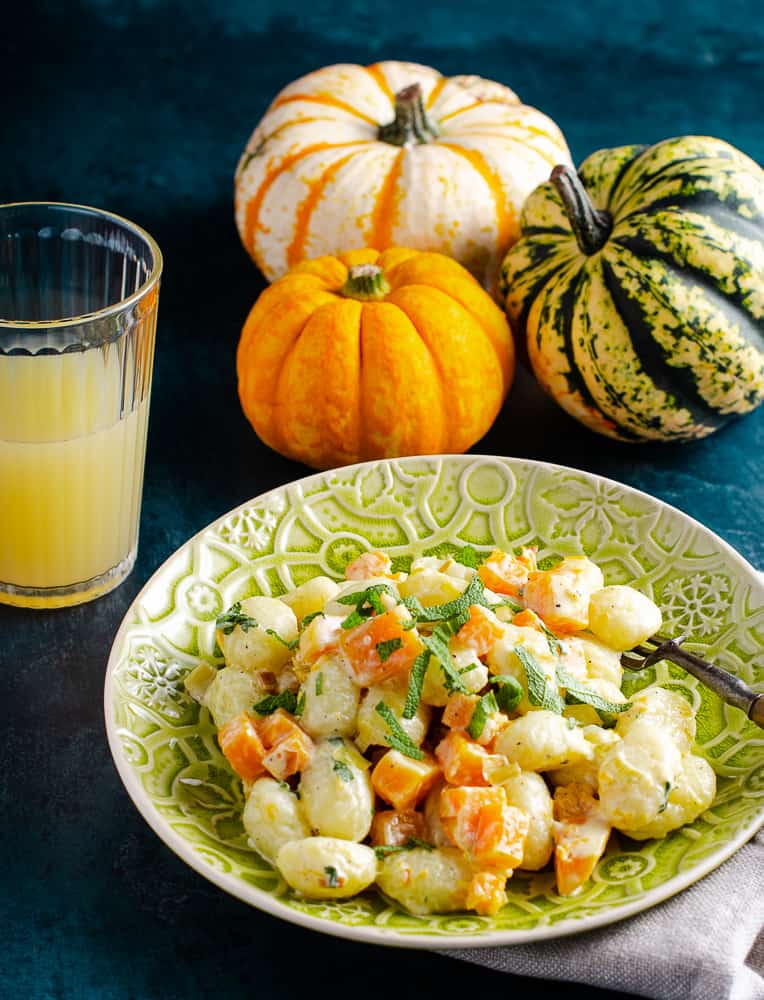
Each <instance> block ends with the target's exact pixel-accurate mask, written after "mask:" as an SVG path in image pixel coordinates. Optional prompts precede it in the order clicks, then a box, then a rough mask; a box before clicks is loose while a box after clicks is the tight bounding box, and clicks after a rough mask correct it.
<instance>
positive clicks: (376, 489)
mask: <svg viewBox="0 0 764 1000" xmlns="http://www.w3.org/2000/svg"><path fill="white" fill-rule="evenodd" d="M467 543H469V544H471V545H473V546H477V547H490V546H493V545H498V546H500V547H502V548H511V547H513V546H517V545H520V544H529V543H535V544H537V545H538V546H539V548H540V550H541V554H542V555H545V554H550V553H553V552H554V553H560V554H572V553H580V552H585V553H586V554H587V555H590V556H591V557H592V558H593V559H594V560H595V561H596V562H598V563H599V564H600V566H601V567H602V569H603V571H604V572H605V576H606V579H607V581H608V582H609V583H619V582H634V584H635V585H636V586H637V587H639V588H640V589H642V590H644V591H645V592H647V593H649V594H651V595H652V596H653V598H654V599H655V600H656V601H657V602H658V604H660V606H661V607H662V608H663V612H664V615H665V618H666V621H667V629H668V630H669V631H671V632H674V633H678V632H688V633H690V634H691V635H692V637H693V639H694V640H695V644H694V648H696V649H697V650H698V651H700V652H701V653H703V654H707V655H708V656H710V657H713V658H717V659H718V660H719V661H720V662H721V663H722V664H724V666H726V667H727V668H728V669H730V670H732V671H733V672H735V673H737V674H738V675H739V676H741V677H742V678H744V679H745V680H746V681H747V682H748V683H749V684H754V685H758V686H759V687H760V688H761V687H762V686H763V685H764V657H762V656H761V648H762V642H763V641H764V585H762V582H761V580H760V579H759V577H758V575H757V574H756V573H755V571H754V570H753V569H752V568H751V567H750V566H749V565H748V564H747V563H746V562H745V561H744V560H743V559H742V558H741V557H740V556H739V555H738V554H737V553H736V552H734V551H733V550H732V549H731V548H730V547H729V546H728V545H726V544H725V543H724V542H723V541H721V540H720V539H719V538H717V537H716V536H715V535H713V534H712V533H711V532H710V531H708V530H707V529H706V528H704V527H702V526H701V525H700V524H698V523H697V522H695V521H693V520H691V519H690V518H689V517H686V516H685V515H684V514H682V513H680V512H679V511H678V510H675V509H674V508H672V507H668V506H667V505H666V504H663V503H661V502H660V501H658V500H655V499H653V498H652V497H649V496H647V495H646V494H644V493H639V492H637V491H635V490H632V489H629V488H627V487H625V486H621V485H619V484H617V483H614V482H611V481H609V480H606V479H601V478H599V477H597V476H593V475H589V474H587V473H583V472H576V471H574V470H572V469H566V468H562V467H559V466H553V465H544V464H542V463H538V462H527V461H520V460H515V459H505V458H490V457H477V456H472V455H458V456H440V457H432V458H406V459H399V460H397V461H386V462H374V463H367V464H364V465H356V466H352V467H350V468H347V469H342V470H339V471H332V472H326V473H321V474H319V475H315V476H311V477H309V478H307V479H303V480H300V481H299V482H296V483H292V484H290V485H288V486H284V487H281V488H279V489H276V490H273V491H272V492H270V493H267V494H265V495H264V496H262V497H258V498H257V499H255V500H252V501H250V502H249V503H246V504H243V505H242V506H241V507H238V508H237V509H236V510H234V511H232V512H231V513H230V514H226V515H225V516H224V517H221V518H220V519H219V520H218V521H216V522H215V523H214V524H212V525H211V526H210V527H208V528H206V529H205V530H204V531H202V532H201V533H200V534H198V535H197V536H196V537H195V538H192V539H191V540H190V541H189V542H187V543H186V544H185V545H184V546H183V547H182V548H180V549H179V550H178V551H177V552H176V553H175V554H174V555H173V556H172V557H171V558H170V559H168V561H167V562H166V563H165V564H164V566H162V567H161V569H159V570H158V571H157V573H155V575H154V576H153V577H152V578H151V580H150V581H149V582H148V583H147V584H146V586H145V587H144V589H143V590H142V591H141V593H140V594H139V595H138V597H137V598H136V600H135V602H134V604H133V606H132V607H131V608H130V610H129V612H128V614H127V616H126V617H125V620H124V622H123V623H122V626H121V628H120V629H119V632H118V634H117V636H116V639H115V641H114V646H113V649H112V652H111V657H110V659H109V666H108V672H107V676H106V691H105V710H106V724H107V730H108V735H109V743H110V746H111V751H112V754H113V756H114V760H115V762H116V765H117V769H118V771H119V774H120V776H121V778H122V780H123V782H124V784H125V786H126V788H127V791H128V792H129V794H130V796H131V797H132V799H133V801H134V802H135V804H136V806H137V807H138V809H139V810H140V811H141V813H142V814H143V816H144V817H145V819H146V820H147V821H148V823H149V824H150V825H151V826H152V827H153V829H154V830H155V831H156V832H157V833H158V834H159V836H160V837H161V838H162V839H163V840H164V841H165V843H167V844H168V846H169V847H171V848H172V850H174V851H175V852H176V853H177V854H178V855H180V857H182V858H183V859H184V860H185V861H187V862H188V864H189V865H191V866H192V867H193V868H195V869H196V870H197V871H198V872H200V873H201V874H202V875H204V876H205V878H208V879H209V880H210V881H212V882H214V883H215V884H216V885H219V886H220V887H221V888H223V889H225V890H226V891H227V892H230V893H232V894H233V895H234V896H238V897H239V898H240V899H243V900H245V901H246V902H248V903H251V904H252V905H254V906H257V907H259V908H260V909H263V910H266V911H268V912H269V913H272V914H275V915H276V916H279V917H283V918H284V919H286V920H291V921H294V922H295V923H299V924H303V925H305V926H308V927H312V928H314V929H315V930H321V931H325V932H328V933H332V934H338V935H341V936H344V937H349V938H355V939H359V940H365V941H373V942H377V943H382V944H395V945H399V946H400V945H409V946H415V947H430V948H436V947H437V948H445V947H464V946H479V945H495V944H512V943H516V942H527V941H532V940H538V939H541V938H548V937H555V936H559V935H563V934H570V933H574V932H577V931H582V930H588V929H591V928H593V927H597V926H601V925H602V924H607V923H609V922H612V921H615V920H620V919H622V918H623V917H626V916H629V915H631V914H633V913H636V912H638V911H640V910H643V909H645V908H647V907H649V906H653V905H654V904H655V903H658V902H660V901H661V900H664V899H666V898H667V897H669V896H671V895H673V894H674V893H676V892H679V891H680V890H681V889H683V888H685V887H686V886H688V885H690V884H691V883H692V882H694V881H696V880H697V879H699V878H701V877H702V876H703V875H705V874H706V873H708V872H709V871H711V870H712V869H713V868H715V867H716V866H717V865H719V864H721V862H722V861H724V860H725V858H727V857H729V855H730V854H732V853H733V852H734V851H735V850H736V849H737V848H738V847H740V846H741V845H742V844H743V843H745V841H746V840H747V839H748V838H749V837H751V836H752V835H753V833H754V832H755V831H756V830H757V829H758V827H759V826H760V825H761V824H762V822H763V821H764V752H763V751H762V747H763V745H764V744H762V740H761V739H760V738H757V737H760V736H761V733H760V731H759V730H758V729H756V728H755V727H754V726H753V725H752V724H751V723H749V722H747V721H746V720H745V719H744V717H743V715H742V713H740V712H738V711H736V710H735V709H731V708H728V707H727V706H725V705H724V704H722V703H721V702H720V701H719V700H718V699H717V698H716V697H715V696H714V695H712V694H711V693H710V692H709V691H707V690H706V689H705V688H703V687H702V686H700V685H699V684H698V683H697V682H696V681H695V680H694V679H693V678H692V677H689V676H687V675H685V674H683V673H682V672H681V671H680V670H678V669H676V668H674V667H672V666H671V665H669V664H668V663H665V662H664V663H659V664H657V665H656V666H655V667H653V668H652V669H651V670H650V671H648V672H647V673H646V675H645V676H641V675H640V676H639V678H638V679H637V680H634V681H632V682H631V683H632V688H634V687H637V686H640V687H641V686H643V685H645V684H648V683H650V682H653V681H656V680H657V681H658V682H659V683H661V684H663V685H666V686H668V687H671V688H672V689H674V690H676V691H679V692H680V693H681V694H682V695H684V696H685V697H686V698H687V699H688V700H689V701H690V702H691V703H692V704H693V705H694V706H695V707H696V709H697V718H698V744H699V751H700V752H701V753H702V754H704V755H705V756H706V757H707V759H708V760H709V761H710V762H711V764H712V765H713V767H714V769H715V770H716V773H717V775H718V786H719V787H718V795H717V798H716V801H715V802H714V804H713V806H712V808H711V809H709V810H708V811H707V812H706V813H704V814H703V815H702V816H701V817H700V819H698V820H697V822H695V823H693V824H692V825H691V826H689V827H684V828H683V829H681V830H679V831H677V832H675V833H673V834H672V835H670V836H668V837H666V838H665V839H664V840H658V841H648V842H646V843H644V844H638V843H635V842H631V841H628V840H626V839H625V838H622V839H621V840H620V843H612V841H611V847H610V849H609V851H608V853H607V855H606V856H605V857H604V858H603V859H602V860H601V861H600V863H599V864H598V866H597V869H596V871H595V873H594V876H593V878H592V880H591V881H590V883H589V884H588V885H587V886H586V887H585V888H584V890H583V891H582V892H581V893H580V895H578V896H575V897H574V898H562V897H560V896H558V895H557V894H556V893H555V891H554V882H553V878H552V877H551V876H550V875H547V874H534V875H530V876H526V877H524V876H518V875H516V876H515V877H514V878H513V879H512V880H511V881H510V883H509V896H510V899H509V903H508V905H507V906H506V907H505V908H504V909H503V910H502V911H501V912H500V913H499V914H498V915H497V916H495V917H480V916H476V915H474V914H467V913H464V914H448V915H445V916H430V917H415V916H411V915H410V914H407V913H404V912H402V911H400V910H399V909H398V908H396V907H395V906H394V905H390V903H389V901H388V900H386V899H384V898H383V897H382V896H381V895H379V894H376V893H374V892H369V893H365V894H364V895H362V896H360V897H358V898H356V899H354V900H351V901H349V902H344V903H340V902H311V901H309V900H305V899H301V898H299V897H298V896H296V895H294V894H293V893H292V892H291V891H290V890H288V889H287V887H286V886H285V884H284V883H283V881H282V880H281V879H280V877H279V876H278V874H277V873H276V872H275V871H274V870H273V869H272V868H271V867H270V866H269V865H268V864H267V863H266V862H264V861H263V860H262V859H261V858H260V857H259V856H258V855H257V854H256V853H254V852H253V851H252V850H251V849H250V848H249V846H248V844H247V837H246V834H245V833H244V830H243V828H242V825H241V822H240V819H239V816H240V812H241V808H242V796H241V791H240V789H239V787H238V781H237V780H236V779H235V777H234V775H233V773H232V772H231V771H230V770H229V768H228V766H227V764H226V762H225V760H224V758H223V756H222V755H221V753H220V751H219V749H218V747H217V744H216V742H215V736H214V728H213V725H212V723H211V721H210V718H209V716H208V714H207V711H206V710H200V708H199V707H198V706H197V705H196V703H195V702H193V701H192V700H191V699H190V698H189V697H188V696H187V695H186V694H185V691H184V688H183V678H184V676H185V675H186V674H187V673H188V672H189V671H190V670H192V669H193V668H194V667H195V666H196V665H197V664H198V663H199V662H200V661H201V660H208V661H209V662H219V658H216V652H217V650H216V646H215V629H214V622H215V617H216V615H218V614H219V613H220V612H221V611H222V610H223V609H224V608H226V607H228V606H229V605H231V604H232V603H233V602H234V601H236V600H239V599H241V598H243V597H247V596H249V595H251V594H272V595H278V594H281V593H284V592H285V591H286V590H289V589H291V588H293V587H295V586H296V585H298V584H300V583H303V582H304V581H305V580H307V579H308V578H309V577H311V576H314V575H315V574H317V573H325V574H328V575H330V576H334V577H341V576H342V574H343V569H344V567H345V565H346V563H347V562H349V561H350V560H351V559H354V558H355V557H356V556H357V555H358V554H359V553H360V552H362V551H364V550H365V549H367V548H383V549H385V550H387V551H388V552H390V553H391V554H393V555H409V554H411V555H415V554H416V555H420V554H427V553H431V552H438V553H440V552H446V551H448V550H449V548H450V547H454V546H461V545H464V544H467ZM614 839H615V838H612V840H614Z"/></svg>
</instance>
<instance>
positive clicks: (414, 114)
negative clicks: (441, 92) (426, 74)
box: [377, 83, 438, 146]
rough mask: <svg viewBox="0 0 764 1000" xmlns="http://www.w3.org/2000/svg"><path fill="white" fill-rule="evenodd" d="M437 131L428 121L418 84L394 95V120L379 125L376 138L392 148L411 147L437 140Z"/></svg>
mask: <svg viewBox="0 0 764 1000" xmlns="http://www.w3.org/2000/svg"><path fill="white" fill-rule="evenodd" d="M437 137H438V130H437V128H436V127H435V125H433V123H432V122H431V121H430V119H429V117H428V115H427V112H426V111H425V109H424V102H423V101H422V88H421V86H420V85H419V84H418V83H412V84H411V85H410V86H409V87H404V88H403V90H399V91H398V93H397V94H396V95H395V118H393V120H392V121H391V122H388V123H387V125H380V126H379V131H378V132H377V138H378V139H379V140H380V142H389V143H391V145H393V146H411V145H417V144H419V143H424V142H430V140H431V139H437Z"/></svg>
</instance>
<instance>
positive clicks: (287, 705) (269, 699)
mask: <svg viewBox="0 0 764 1000" xmlns="http://www.w3.org/2000/svg"><path fill="white" fill-rule="evenodd" d="M279 708H283V709H284V711H285V712H291V713H292V714H294V712H295V710H296V708H297V696H296V695H295V693H294V691H282V692H281V694H269V695H266V696H265V698H262V699H261V700H260V701H258V702H257V703H256V704H255V706H254V709H255V711H256V712H257V714H258V715H271V714H272V713H273V712H275V711H276V710H277V709H279Z"/></svg>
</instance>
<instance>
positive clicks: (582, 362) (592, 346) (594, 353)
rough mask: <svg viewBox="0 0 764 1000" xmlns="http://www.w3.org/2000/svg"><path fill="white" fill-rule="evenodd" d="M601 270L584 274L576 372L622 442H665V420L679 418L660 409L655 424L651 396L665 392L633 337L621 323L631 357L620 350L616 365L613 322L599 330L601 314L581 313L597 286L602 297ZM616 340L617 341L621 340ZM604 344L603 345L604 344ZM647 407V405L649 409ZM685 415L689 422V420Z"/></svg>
mask: <svg viewBox="0 0 764 1000" xmlns="http://www.w3.org/2000/svg"><path fill="white" fill-rule="evenodd" d="M601 264H602V261H601V258H599V259H598V260H595V261H592V263H591V264H590V266H589V267H588V268H586V269H584V270H583V272H582V274H584V276H585V278H586V283H587V285H588V287H584V288H582V289H581V290H580V295H581V299H579V301H578V303H577V306H578V308H577V310H576V312H575V313H574V317H573V329H574V330H575V336H574V337H573V343H572V349H573V353H574V361H575V370H576V371H577V372H578V373H579V374H580V375H581V377H582V378H583V379H584V381H585V382H586V385H587V388H588V389H589V392H590V395H591V397H592V399H593V400H594V401H595V404H594V405H595V406H596V407H597V409H598V410H599V412H600V413H602V414H603V415H604V416H605V418H606V419H607V420H608V421H610V422H611V423H612V425H613V426H614V427H617V428H618V434H619V436H620V437H621V438H624V439H629V440H631V441H638V440H641V439H643V438H645V439H647V440H651V439H655V438H656V437H657V438H658V439H660V437H661V436H663V435H665V434H666V433H667V432H669V427H668V426H666V425H665V424H664V421H663V417H664V416H665V415H668V416H670V415H671V414H675V413H676V412H677V411H675V410H674V409H673V408H664V407H661V409H660V413H661V418H660V419H658V420H656V418H655V414H654V411H653V410H652V408H651V405H650V400H651V399H654V395H653V394H655V393H658V392H661V390H660V389H659V387H658V386H656V385H655V383H654V382H653V381H652V379H651V378H650V375H649V373H648V372H647V371H645V369H644V366H643V365H642V359H641V357H640V356H639V354H638V353H637V352H636V351H635V349H634V344H633V342H632V339H631V331H630V330H629V328H628V327H626V326H625V325H624V324H623V322H622V321H621V323H620V325H621V328H622V329H621V333H622V335H623V348H624V349H625V350H626V351H628V353H629V355H630V356H627V355H625V354H624V353H623V350H621V351H620V352H619V353H617V354H616V355H615V362H614V361H613V357H612V356H611V357H609V356H608V355H609V354H610V348H612V346H613V341H612V339H611V333H610V329H609V325H610V323H611V321H608V324H609V325H608V327H605V328H602V327H600V325H599V323H600V320H601V317H600V316H599V315H598V313H597V312H596V311H592V310H590V309H587V308H582V307H581V301H582V299H583V298H584V297H587V300H588V301H589V302H592V301H594V299H595V296H596V294H597V292H596V291H595V287H596V286H597V285H599V289H598V291H599V295H600V296H603V292H602V291H601V290H600V289H601V288H602V284H604V273H603V268H602V266H601ZM598 265H599V266H598ZM595 279H599V280H598V281H597V280H595ZM607 297H608V296H607V292H605V293H604V299H607ZM605 313H606V314H607V309H605ZM619 319H620V317H619ZM615 337H616V340H617V339H618V334H616V335H615ZM601 338H602V340H603V341H604V343H600V339H601ZM577 348H578V352H577ZM576 352H577V353H576ZM664 395H665V394H664ZM669 398H670V397H669ZM646 403H647V405H645V404H646ZM665 403H666V404H667V403H668V399H667V400H665ZM687 415H688V416H689V414H687ZM670 433H671V435H672V437H675V436H677V432H676V430H675V429H674V428H673V427H672V428H671V430H670Z"/></svg>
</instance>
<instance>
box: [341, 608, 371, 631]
mask: <svg viewBox="0 0 764 1000" xmlns="http://www.w3.org/2000/svg"><path fill="white" fill-rule="evenodd" d="M368 618H369V615H363V614H361V612H360V611H358V609H356V610H355V611H351V612H350V614H349V615H348V616H347V618H344V619H343V620H342V622H341V623H340V624H341V626H342V628H344V629H351V628H355V627H356V626H357V625H363V623H364V622H365V621H367V620H368Z"/></svg>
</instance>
